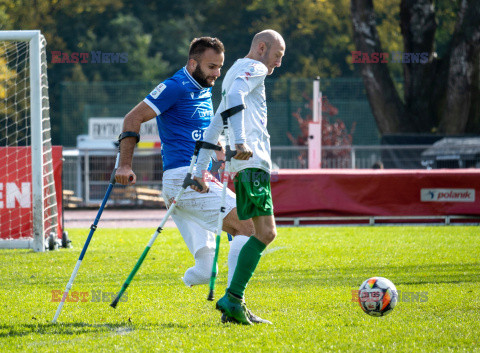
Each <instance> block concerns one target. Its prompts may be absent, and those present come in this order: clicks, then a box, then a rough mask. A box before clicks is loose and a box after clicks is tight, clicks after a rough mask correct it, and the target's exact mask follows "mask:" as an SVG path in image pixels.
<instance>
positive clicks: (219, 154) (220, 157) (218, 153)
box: [215, 146, 225, 161]
mask: <svg viewBox="0 0 480 353" xmlns="http://www.w3.org/2000/svg"><path fill="white" fill-rule="evenodd" d="M215 156H216V157H217V161H224V160H225V148H223V146H222V150H221V151H215Z"/></svg>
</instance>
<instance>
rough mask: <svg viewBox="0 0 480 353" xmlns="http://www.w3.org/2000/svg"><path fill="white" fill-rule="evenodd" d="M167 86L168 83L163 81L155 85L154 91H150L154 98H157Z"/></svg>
mask: <svg viewBox="0 0 480 353" xmlns="http://www.w3.org/2000/svg"><path fill="white" fill-rule="evenodd" d="M165 88H167V85H165V84H164V83H161V84H159V85H158V86H157V87H155V88H154V90H153V91H152V92H150V95H151V96H152V98H153V99H157V98H158V96H159V95H160V94H161V93H162V92H163V90H164V89H165Z"/></svg>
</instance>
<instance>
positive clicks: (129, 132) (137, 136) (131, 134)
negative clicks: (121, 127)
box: [118, 131, 140, 143]
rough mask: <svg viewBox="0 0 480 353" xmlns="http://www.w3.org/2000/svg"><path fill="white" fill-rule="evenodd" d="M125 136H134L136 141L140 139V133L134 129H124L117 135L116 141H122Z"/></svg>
mask: <svg viewBox="0 0 480 353" xmlns="http://www.w3.org/2000/svg"><path fill="white" fill-rule="evenodd" d="M126 137H135V138H136V139H137V142H136V143H138V142H139V141H140V135H139V134H138V133H136V132H135V131H124V132H122V133H121V134H120V135H119V136H118V142H120V141H122V140H123V139H124V138H126Z"/></svg>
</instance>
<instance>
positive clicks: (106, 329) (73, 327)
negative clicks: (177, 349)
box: [0, 322, 215, 339]
mask: <svg viewBox="0 0 480 353" xmlns="http://www.w3.org/2000/svg"><path fill="white" fill-rule="evenodd" d="M198 326H205V327H211V326H215V325H214V324H213V323H211V322H208V323H207V322H202V323H192V324H179V323H173V322H163V323H161V322H159V323H138V324H135V323H115V324H109V323H104V324H87V323H84V322H74V323H56V324H54V323H47V324H42V323H36V324H17V325H5V324H0V339H2V338H8V337H23V336H28V335H32V334H33V335H71V336H74V335H79V334H87V333H96V334H98V333H106V334H108V333H113V334H119V335H121V334H126V333H130V332H133V331H145V330H146V331H152V330H154V331H159V330H169V329H183V330H188V329H192V328H195V327H198Z"/></svg>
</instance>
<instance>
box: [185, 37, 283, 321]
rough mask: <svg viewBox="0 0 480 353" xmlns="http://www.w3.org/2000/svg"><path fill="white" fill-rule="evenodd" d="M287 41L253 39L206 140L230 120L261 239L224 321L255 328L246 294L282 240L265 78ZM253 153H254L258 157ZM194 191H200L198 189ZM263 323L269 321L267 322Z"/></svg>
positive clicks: (227, 301) (241, 186)
mask: <svg viewBox="0 0 480 353" xmlns="http://www.w3.org/2000/svg"><path fill="white" fill-rule="evenodd" d="M284 54H285V41H284V40H283V38H282V36H281V35H280V34H279V33H277V32H275V31H273V30H265V31H262V32H260V33H257V34H256V35H255V37H254V38H253V41H252V45H251V47H250V51H249V53H248V54H247V56H246V57H245V58H243V59H239V60H237V61H236V62H235V64H234V65H233V66H232V67H231V68H230V69H229V70H228V72H227V74H226V76H225V79H224V82H223V85H222V102H221V103H220V106H219V109H218V110H217V113H216V114H215V117H214V118H213V120H212V123H211V124H210V126H209V127H208V128H207V131H206V132H205V134H204V141H207V142H210V143H216V142H217V141H218V137H219V134H220V132H221V130H222V127H223V119H227V118H228V125H229V129H228V130H229V136H230V140H231V141H232V142H231V147H232V150H233V149H234V150H235V151H236V155H235V156H234V157H233V158H234V159H233V160H232V163H231V164H232V170H233V171H234V172H237V174H236V176H235V180H234V184H235V193H236V197H237V214H238V218H239V219H240V220H246V219H252V220H253V224H254V226H255V235H254V236H252V237H250V238H249V239H248V241H247V242H246V243H245V245H244V246H243V248H242V250H241V251H240V254H239V257H238V264H237V267H236V269H235V273H234V275H233V279H232V281H231V283H230V285H229V287H228V289H227V292H226V294H225V296H223V297H222V298H221V299H220V300H219V301H218V302H217V309H218V310H220V311H221V312H222V314H223V315H222V321H224V322H226V321H228V322H236V323H241V324H245V325H250V324H252V322H253V320H252V314H251V312H250V310H248V309H247V307H246V305H245V301H244V292H245V289H246V286H247V284H248V282H249V281H250V278H251V277H252V275H253V272H254V271H255V268H256V266H257V264H258V262H259V261H260V258H261V255H262V252H263V250H264V249H265V248H266V246H267V245H268V244H270V243H271V242H272V241H273V240H274V239H275V237H276V235H277V231H276V226H275V218H274V216H273V202H272V194H271V185H270V171H271V167H272V163H271V157H270V136H269V134H268V131H267V103H266V96H265V85H264V80H265V77H266V76H267V75H270V74H271V73H272V72H273V70H274V69H275V68H276V67H279V66H280V65H281V62H282V57H283V55H284ZM252 152H253V155H252ZM208 161H209V153H208V151H206V150H202V151H200V154H199V157H198V163H197V172H196V173H195V179H196V180H197V181H198V182H199V183H200V185H201V186H202V187H203V190H202V191H201V193H205V192H206V191H207V188H206V184H205V182H204V181H202V178H201V177H202V174H201V170H203V169H205V168H206V166H207V164H208ZM192 189H194V190H196V191H200V190H199V188H198V187H196V186H192ZM261 322H268V321H266V320H263V319H262V321H261Z"/></svg>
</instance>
